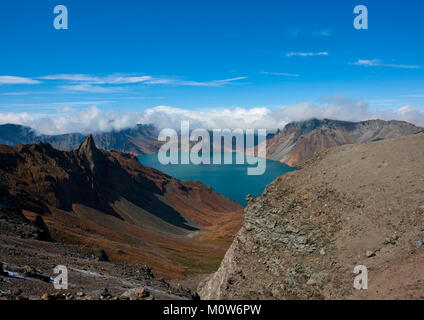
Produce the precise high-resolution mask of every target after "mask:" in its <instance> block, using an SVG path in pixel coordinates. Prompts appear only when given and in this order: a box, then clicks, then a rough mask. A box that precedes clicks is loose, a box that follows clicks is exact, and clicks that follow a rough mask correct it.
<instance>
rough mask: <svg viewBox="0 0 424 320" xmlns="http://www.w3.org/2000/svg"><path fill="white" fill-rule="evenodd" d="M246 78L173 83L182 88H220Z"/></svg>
mask: <svg viewBox="0 0 424 320" xmlns="http://www.w3.org/2000/svg"><path fill="white" fill-rule="evenodd" d="M247 78H248V77H236V78H230V79H224V80H211V81H203V82H202V81H178V80H177V81H175V82H174V83H175V84H177V85H183V86H194V87H220V86H223V85H226V84H230V83H233V82H236V81H239V80H245V79H247Z"/></svg>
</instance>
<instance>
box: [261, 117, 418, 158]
mask: <svg viewBox="0 0 424 320" xmlns="http://www.w3.org/2000/svg"><path fill="white" fill-rule="evenodd" d="M422 130H423V128H420V127H416V126H414V125H413V124H410V123H408V122H404V121H395V120H393V121H383V120H368V121H361V122H348V121H337V120H329V119H324V120H318V119H312V120H309V121H301V122H293V123H290V124H288V125H287V126H285V127H284V129H283V130H281V131H278V132H277V133H276V134H275V136H274V137H272V138H271V139H268V140H267V157H268V158H269V159H271V160H276V161H281V162H284V163H286V164H288V165H291V166H296V165H298V164H300V163H301V162H303V161H305V160H307V159H309V158H311V157H312V155H313V154H314V153H315V152H318V151H321V150H325V149H328V148H332V147H336V146H341V145H345V144H355V143H366V142H372V141H378V140H384V139H390V138H399V137H402V136H406V135H410V134H413V133H417V132H420V131H422Z"/></svg>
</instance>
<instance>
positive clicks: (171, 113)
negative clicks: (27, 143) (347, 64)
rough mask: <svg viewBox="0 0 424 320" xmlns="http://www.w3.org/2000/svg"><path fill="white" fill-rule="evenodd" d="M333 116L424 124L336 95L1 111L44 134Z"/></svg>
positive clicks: (410, 109) (267, 123) (418, 112)
mask: <svg viewBox="0 0 424 320" xmlns="http://www.w3.org/2000/svg"><path fill="white" fill-rule="evenodd" d="M311 118H319V119H323V118H328V119H335V120H346V121H363V120H370V119H383V120H403V121H408V122H411V123H413V124H415V125H418V126H423V127H424V109H420V108H416V107H414V106H412V105H405V106H402V107H400V108H398V109H391V110H375V109H372V108H370V107H369V104H368V103H367V102H366V101H364V100H352V99H348V98H345V97H344V96H341V95H335V96H334V97H332V98H331V99H330V100H329V101H328V102H326V103H322V104H316V103H310V102H303V103H299V104H296V105H291V106H283V107H280V108H273V109H271V108H268V107H256V108H242V107H234V108H213V109H201V110H188V109H183V108H176V107H171V106H157V107H154V108H150V109H146V110H143V111H140V112H118V111H103V110H101V109H99V108H98V107H96V106H92V107H89V108H87V109H83V110H78V111H77V110H74V109H71V108H64V109H60V110H58V111H57V112H56V114H53V115H48V116H47V115H45V114H32V113H31V114H30V113H27V112H23V113H1V112H0V124H5V123H15V124H21V125H25V126H29V127H31V128H33V129H35V130H36V131H37V132H38V133H40V134H50V135H53V134H64V133H72V132H81V133H89V132H107V131H113V130H116V131H118V130H122V129H126V128H131V127H134V126H136V125H137V124H139V123H142V124H150V123H152V124H154V125H155V126H156V127H157V128H158V129H163V128H173V129H177V130H178V129H179V128H180V125H181V121H184V120H189V121H190V127H191V128H192V129H195V128H205V129H225V128H230V129H235V128H241V129H268V130H269V131H273V130H276V129H281V128H283V127H284V126H285V125H286V124H287V123H289V122H292V121H302V120H308V119H311Z"/></svg>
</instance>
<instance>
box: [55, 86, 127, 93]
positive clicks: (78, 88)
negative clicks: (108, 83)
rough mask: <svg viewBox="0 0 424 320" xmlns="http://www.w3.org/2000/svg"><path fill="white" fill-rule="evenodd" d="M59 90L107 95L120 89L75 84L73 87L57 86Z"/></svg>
mask: <svg viewBox="0 0 424 320" xmlns="http://www.w3.org/2000/svg"><path fill="white" fill-rule="evenodd" d="M58 88H59V89H63V90H65V91H71V92H90V93H109V92H116V91H119V90H120V88H116V87H108V88H106V87H102V86H93V85H91V84H75V85H66V86H58Z"/></svg>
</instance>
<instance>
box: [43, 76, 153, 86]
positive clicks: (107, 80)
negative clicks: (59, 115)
mask: <svg viewBox="0 0 424 320" xmlns="http://www.w3.org/2000/svg"><path fill="white" fill-rule="evenodd" d="M40 79H43V80H62V81H70V82H84V83H87V84H130V83H141V82H146V81H149V80H152V79H153V78H152V77H151V76H129V75H120V74H114V75H107V76H92V75H88V74H57V75H48V76H44V77H40Z"/></svg>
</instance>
